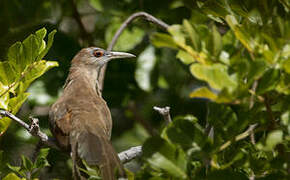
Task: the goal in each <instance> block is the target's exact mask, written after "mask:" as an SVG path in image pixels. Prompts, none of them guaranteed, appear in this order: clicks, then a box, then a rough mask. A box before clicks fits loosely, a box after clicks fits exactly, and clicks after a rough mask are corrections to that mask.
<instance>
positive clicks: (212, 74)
mask: <svg viewBox="0 0 290 180" xmlns="http://www.w3.org/2000/svg"><path fill="white" fill-rule="evenodd" d="M190 71H191V73H192V75H193V76H194V77H196V78H197V79H200V80H203V81H206V82H207V83H208V84H209V85H210V86H211V87H212V88H214V89H216V90H222V89H223V88H227V89H228V90H230V91H233V90H234V89H235V88H236V86H237V83H236V82H235V81H234V80H233V79H232V78H231V77H230V76H229V75H228V73H227V67H226V66H224V65H222V64H213V65H212V66H208V65H202V64H193V65H191V66H190Z"/></svg>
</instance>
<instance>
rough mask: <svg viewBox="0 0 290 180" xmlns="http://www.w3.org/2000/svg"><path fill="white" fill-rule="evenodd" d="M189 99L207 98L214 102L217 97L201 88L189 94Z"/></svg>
mask: <svg viewBox="0 0 290 180" xmlns="http://www.w3.org/2000/svg"><path fill="white" fill-rule="evenodd" d="M189 96H190V97H191V98H207V99H210V100H212V101H215V100H216V98H217V95H216V94H215V93H213V92H212V91H211V90H209V89H208V88H207V87H201V88H198V89H196V90H195V91H193V92H191V93H190V95H189Z"/></svg>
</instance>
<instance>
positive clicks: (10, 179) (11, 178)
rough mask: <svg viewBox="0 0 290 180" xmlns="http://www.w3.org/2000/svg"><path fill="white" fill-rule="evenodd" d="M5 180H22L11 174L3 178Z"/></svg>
mask: <svg viewBox="0 0 290 180" xmlns="http://www.w3.org/2000/svg"><path fill="white" fill-rule="evenodd" d="M3 180H21V178H19V177H18V176H17V175H16V174H14V173H9V174H8V175H7V176H5V177H4V178H3Z"/></svg>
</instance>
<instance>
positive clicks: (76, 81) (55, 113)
mask: <svg viewBox="0 0 290 180" xmlns="http://www.w3.org/2000/svg"><path fill="white" fill-rule="evenodd" d="M131 57H135V56H134V55H133V54H129V53H124V52H109V51H105V50H103V49H101V48H96V47H90V48H84V49H82V50H81V51H80V52H79V53H78V54H77V55H76V56H75V57H74V58H73V60H72V62H71V68H70V71H69V75H68V77H67V79H66V83H65V85H64V91H63V94H62V95H61V97H60V98H59V99H58V100H57V101H56V102H55V103H54V104H53V105H52V107H51V109H50V113H49V119H50V124H51V131H52V133H53V135H54V137H55V138H56V140H57V143H58V145H59V147H60V148H61V149H63V150H65V151H68V152H71V156H72V160H73V176H74V178H75V179H83V178H84V177H83V176H82V174H81V173H80V170H79V168H78V167H80V166H81V165H82V160H84V161H85V162H86V163H87V164H88V165H90V166H97V167H98V168H99V170H100V172H101V176H102V178H103V179H104V180H114V179H116V173H117V176H119V177H123V176H125V172H124V169H123V166H122V164H121V162H120V160H119V157H118V154H117V153H116V152H115V150H114V148H113V146H112V144H111V142H110V137H111V130H112V118H111V113H110V110H109V108H108V106H107V103H106V102H105V101H104V99H103V98H102V96H101V92H100V90H99V86H98V76H99V73H100V70H101V67H102V66H103V65H104V64H106V63H107V62H109V61H110V60H112V59H117V58H131Z"/></svg>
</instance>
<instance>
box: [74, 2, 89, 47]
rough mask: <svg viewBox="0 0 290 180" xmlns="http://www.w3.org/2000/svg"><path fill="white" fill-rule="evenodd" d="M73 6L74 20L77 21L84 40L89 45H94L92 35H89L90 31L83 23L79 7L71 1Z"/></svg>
mask: <svg viewBox="0 0 290 180" xmlns="http://www.w3.org/2000/svg"><path fill="white" fill-rule="evenodd" d="M70 3H71V6H72V11H73V18H74V19H75V20H76V22H77V24H78V26H79V28H80V31H81V36H82V38H83V40H86V41H87V43H88V45H92V43H93V39H92V38H91V35H90V34H89V33H88V31H87V30H86V28H85V25H84V23H83V22H82V19H81V15H80V13H79V11H78V9H77V5H76V4H75V1H74V0H70Z"/></svg>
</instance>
